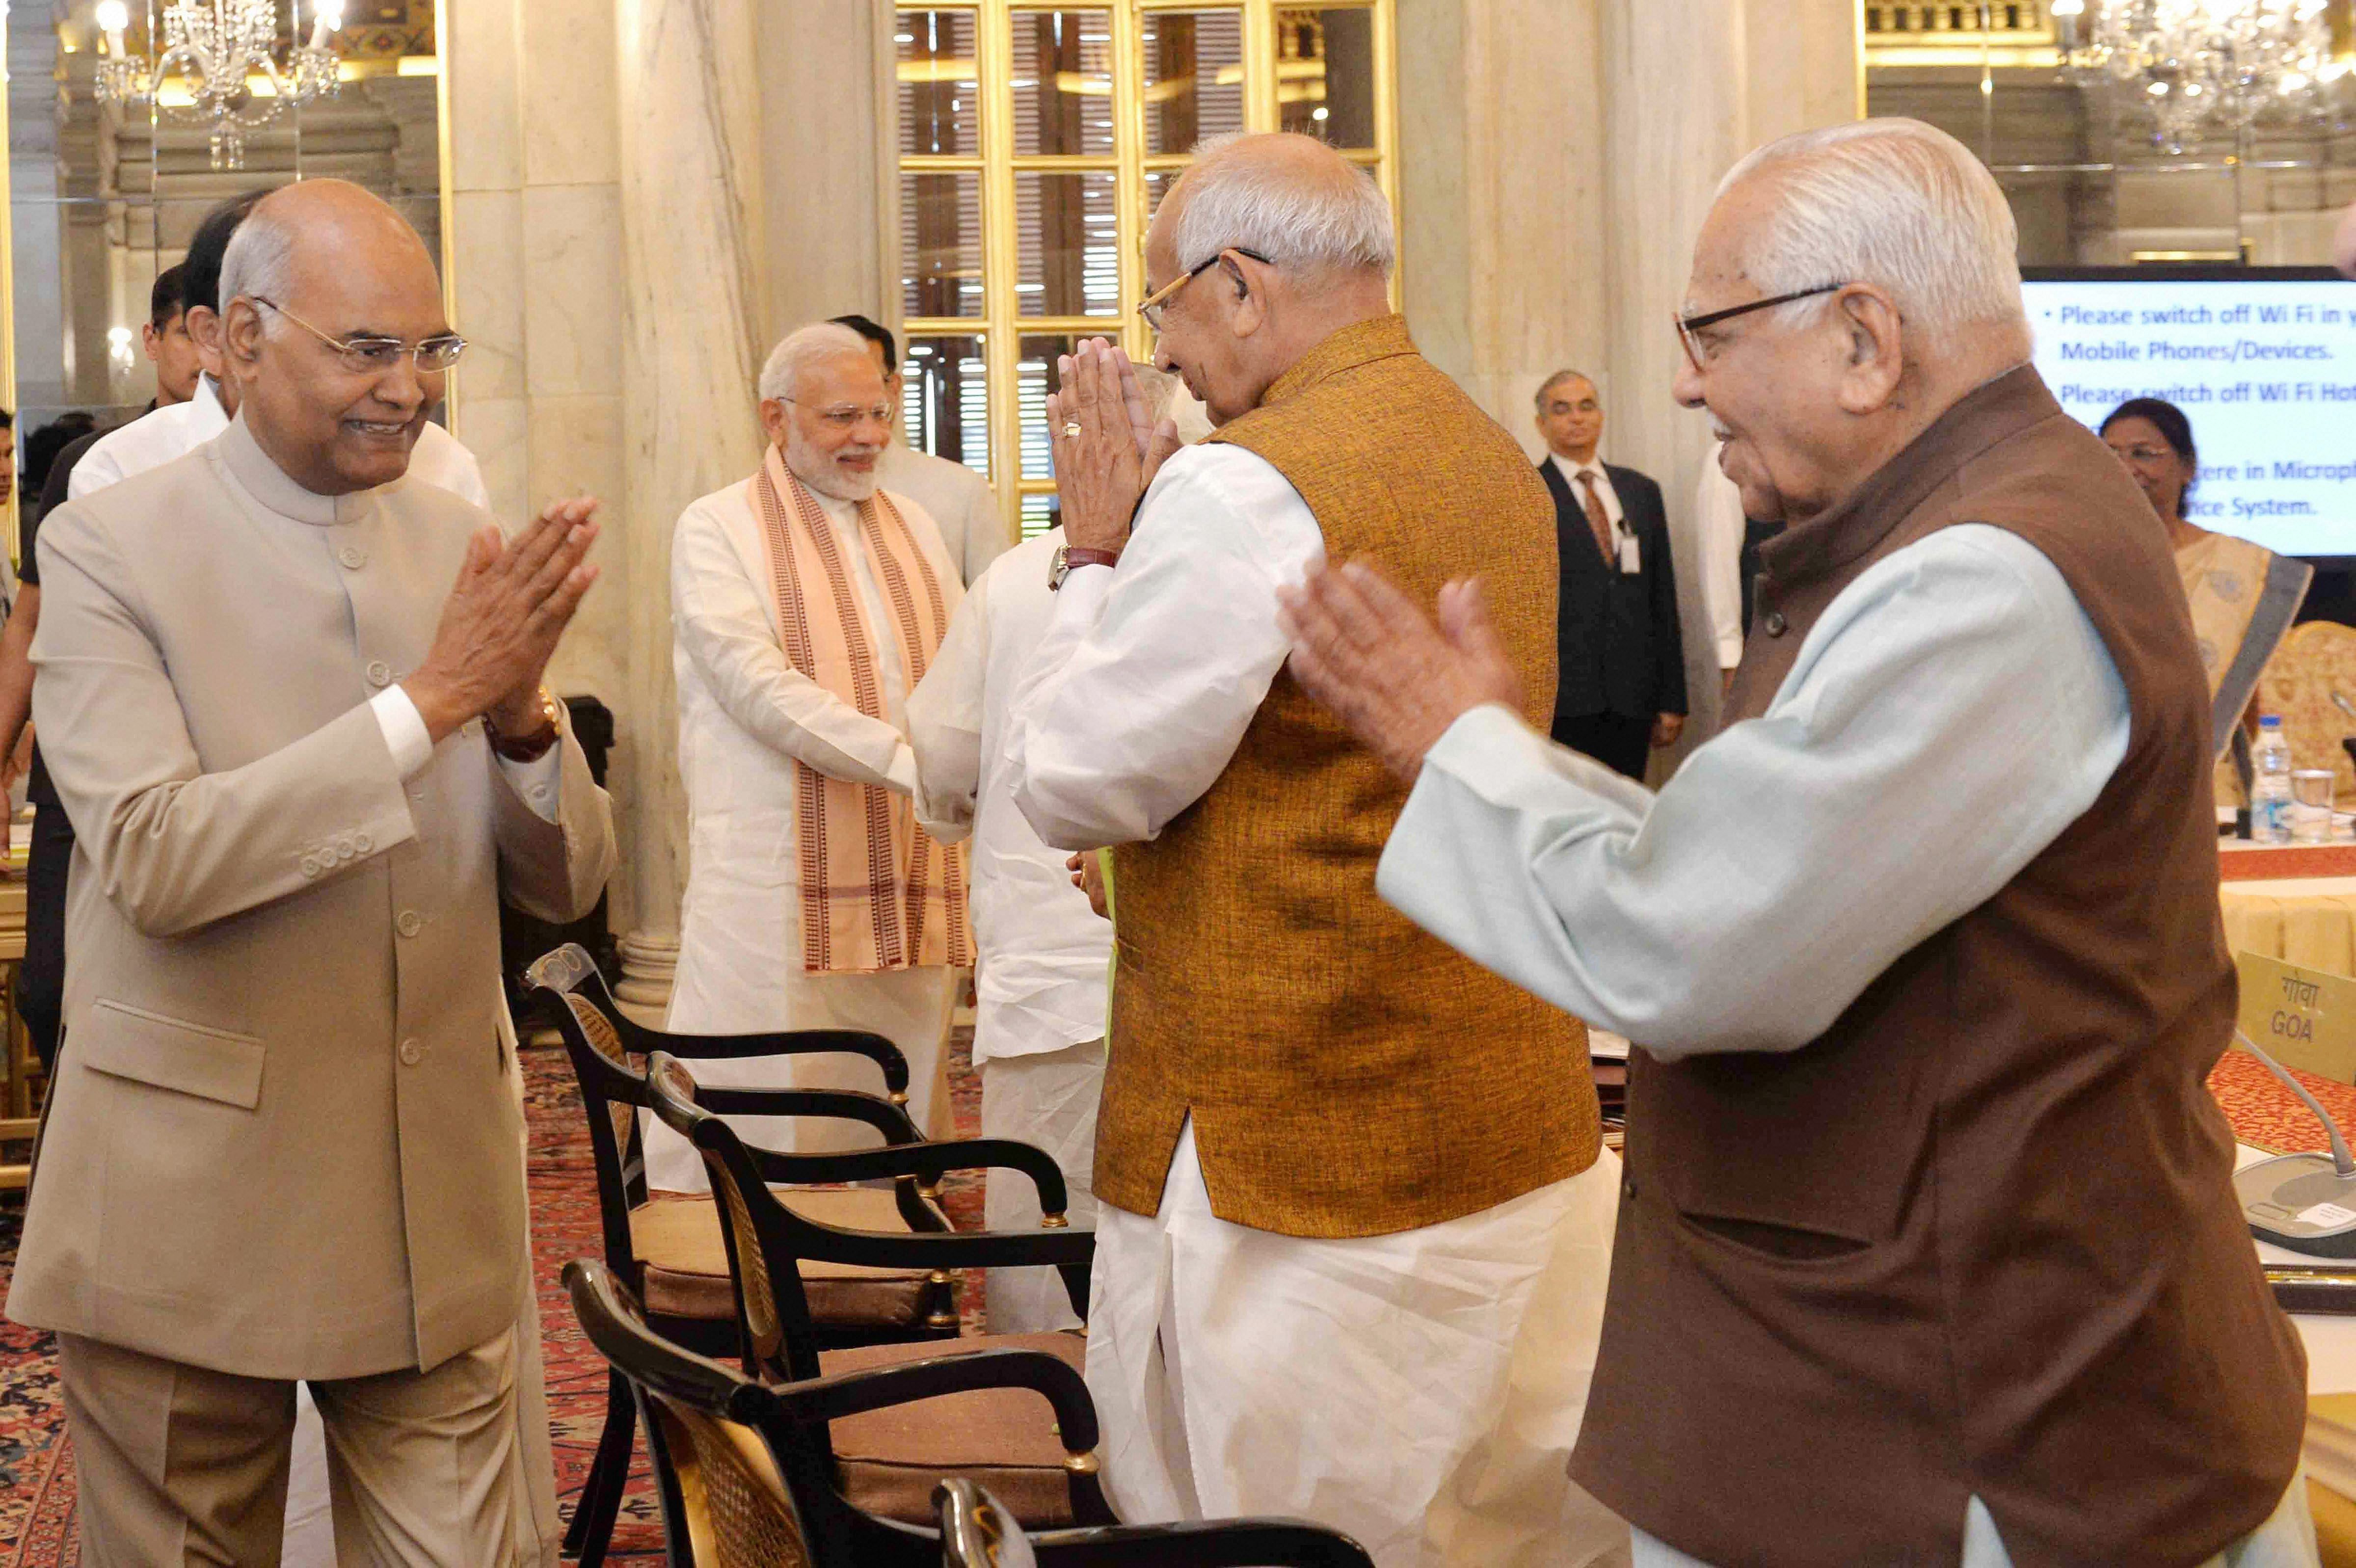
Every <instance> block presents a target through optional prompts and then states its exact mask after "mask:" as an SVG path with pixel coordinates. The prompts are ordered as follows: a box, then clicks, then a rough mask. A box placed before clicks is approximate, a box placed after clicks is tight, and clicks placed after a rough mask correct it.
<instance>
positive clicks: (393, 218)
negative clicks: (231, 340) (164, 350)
mask: <svg viewBox="0 0 2356 1568" xmlns="http://www.w3.org/2000/svg"><path fill="white" fill-rule="evenodd" d="M361 272H382V273H385V274H386V275H388V276H391V275H393V274H405V275H404V276H402V279H401V281H402V282H403V283H407V284H410V285H412V286H413V285H415V284H416V283H420V282H423V283H424V284H425V286H426V287H427V288H429V289H430V290H432V291H433V292H434V293H437V294H438V293H440V292H441V286H442V285H441V282H440V280H439V279H438V278H437V277H436V276H435V273H434V258H433V257H432V256H431V255H429V254H428V253H427V252H426V250H425V241H424V240H422V239H420V238H418V234H417V230H416V229H412V228H411V227H410V224H409V220H408V219H405V218H403V217H402V216H401V214H400V213H398V212H395V211H394V210H393V209H392V208H391V205H390V204H388V203H387V202H386V201H385V200H384V199H383V198H382V197H378V196H375V195H373V194H371V193H370V192H369V191H366V190H363V189H361V188H360V187H359V186H356V185H352V184H350V183H348V181H344V180H330V179H319V180H303V181H300V182H298V183H296V184H295V185H290V186H286V187H283V188H281V189H278V190H274V191H272V192H271V193H270V194H269V195H268V196H265V197H262V199H261V200H260V201H259V202H257V203H255V204H254V208H253V210H252V212H250V213H248V214H247V215H246V218H245V221H244V222H242V223H241V224H239V225H238V228H237V232H236V234H235V235H233V236H232V237H231V238H230V242H229V251H228V252H227V254H225V255H224V256H223V257H222V258H221V272H220V297H221V298H222V299H223V300H231V299H235V298H236V297H237V296H238V295H240V294H245V295H248V296H259V297H262V298H264V299H271V300H275V301H277V302H278V303H279V304H284V305H285V306H287V307H288V308H289V309H291V310H294V311H295V312H296V313H297V314H300V313H301V311H302V308H303V307H302V305H301V304H298V303H296V301H297V296H298V295H300V294H301V293H303V292H304V291H305V289H306V288H309V287H312V286H315V285H317V284H322V283H324V284H325V285H326V286H327V287H329V288H339V287H341V286H343V281H344V280H347V279H351V278H354V277H356V276H357V275H358V274H359V273H361Z"/></svg>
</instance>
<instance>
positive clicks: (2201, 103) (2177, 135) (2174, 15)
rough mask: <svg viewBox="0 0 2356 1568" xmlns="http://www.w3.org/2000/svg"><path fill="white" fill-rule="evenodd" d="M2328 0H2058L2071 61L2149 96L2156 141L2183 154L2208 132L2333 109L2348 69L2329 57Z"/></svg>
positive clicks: (2315, 115) (2055, 9) (2233, 130)
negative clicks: (2333, 96)
mask: <svg viewBox="0 0 2356 1568" xmlns="http://www.w3.org/2000/svg"><path fill="white" fill-rule="evenodd" d="M2328 9H2329V7H2328V5H2327V4H2326V0H2100V9H2099V11H2098V12H2097V14H2096V15H2095V16H2094V17H2093V18H2091V20H2090V19H2089V18H2087V17H2086V16H2085V14H2084V13H2085V10H2086V5H2085V0H2054V4H2053V16H2054V18H2055V20H2056V21H2058V22H2060V23H2061V25H2062V27H2063V41H2064V48H2065V50H2066V53H2067V57H2068V59H2069V60H2070V63H2071V64H2072V66H2074V67H2076V68H2078V69H2079V70H2080V71H2081V72H2082V73H2083V74H2085V75H2088V76H2091V77H2094V78H2096V79H2107V80H2111V81H2114V82H2116V83H2118V84H2119V85H2120V86H2121V87H2122V88H2124V89H2126V90H2127V91H2134V92H2138V93H2140V94H2141V95H2142V96H2143V99H2144V101H2145V105H2146V107H2147V109H2148V111H2149V112H2150V113H2151V115H2152V118H2153V121H2154V123H2155V130H2154V134H2153V140H2154V141H2155V142H2156V143H2157V144H2159V145H2160V146H2162V147H2164V148H2166V149H2167V150H2168V151H2169V153H2171V154H2176V153H2181V152H2182V151H2183V150H2184V145H2185V144H2186V143H2187V142H2188V141H2191V140H2196V139H2198V137H2199V136H2200V134H2201V133H2202V132H2204V131H2216V132H2226V133H2243V132H2246V131H2247V130H2248V129H2249V128H2250V127H2251V125H2252V124H2253V123H2254V122H2256V121H2257V120H2258V119H2259V118H2260V117H2261V116H2265V117H2269V118H2275V119H2288V120H2300V119H2311V118H2319V117H2320V116H2322V115H2324V114H2326V113H2328V112H2329V109H2330V103H2329V98H2330V93H2331V91H2332V90H2333V88H2334V85H2335V84H2336V83H2337V82H2338V81H2339V80H2340V78H2341V77H2342V76H2344V75H2346V74H2347V67H2346V66H2345V65H2344V64H2341V63H2340V62H2338V61H2335V60H2334V59H2332V58H2331V26H2330V21H2329V16H2327V14H2326V13H2327V11H2328Z"/></svg>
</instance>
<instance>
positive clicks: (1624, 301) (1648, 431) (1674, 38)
mask: <svg viewBox="0 0 2356 1568" xmlns="http://www.w3.org/2000/svg"><path fill="white" fill-rule="evenodd" d="M1606 16H1607V20H1606V25H1605V27H1604V40H1605V46H1604V54H1605V60H1606V66H1605V69H1606V71H1607V74H1608V75H1609V76H1610V78H1611V80H1612V81H1614V82H1616V83H1627V84H1637V83H1643V84H1647V85H1646V86H1644V87H1643V88H1635V87H1633V85H1632V88H1631V90H1629V91H1619V92H1615V93H1614V94H1613V95H1612V100H1611V108H1610V116H1611V125H1610V142H1611V147H1612V158H1611V177H1610V190H1609V196H1608V206H1609V211H1610V215H1611V216H1610V230H1611V241H1610V258H1609V267H1608V275H1609V276H1610V278H1611V281H1612V288H1611V297H1612V317H1613V319H1612V333H1611V342H1612V349H1611V355H1610V359H1609V370H1610V377H1611V379H1610V383H1609V387H1608V390H1607V396H1608V398H1609V400H1610V406H1611V418H1612V424H1611V430H1610V433H1609V435H1608V437H1607V446H1608V449H1609V451H1610V453H1612V460H1613V461H1614V462H1618V463H1624V464H1632V465H1633V466H1635V467H1639V468H1642V469H1644V471H1645V472H1647V473H1649V474H1651V475H1653V476H1654V477H1655V479H1657V480H1659V481H1660V483H1661V486H1662V489H1663V490H1664V491H1665V493H1666V496H1667V498H1668V509H1669V526H1670V539H1671V549H1672V553H1673V554H1674V555H1675V556H1676V563H1677V580H1678V594H1677V598H1678V604H1679V609H1680V612H1681V614H1682V618H1683V621H1684V631H1685V651H1686V686H1687V703H1688V707H1689V709H1690V712H1689V716H1688V720H1687V733H1686V737H1685V739H1684V740H1683V741H1682V742H1681V743H1680V744H1679V745H1678V746H1677V747H1676V748H1674V749H1672V750H1671V751H1670V752H1665V753H1663V754H1662V755H1661V757H1660V758H1659V760H1658V765H1657V766H1656V768H1655V779H1656V780H1657V779H1659V778H1660V777H1662V776H1665V773H1666V771H1667V770H1669V769H1672V768H1674V767H1675V765H1676V763H1677V762H1678V761H1679V760H1681V759H1682V758H1683V756H1684V754H1685V753H1686V752H1689V751H1691V750H1692V748H1693V747H1694V746H1696V745H1697V744H1699V743H1700V742H1701V741H1704V740H1706V739H1708V737H1709V736H1710V735H1712V734H1714V733H1716V732H1717V730H1718V727H1719V668H1718V657H1717V653H1716V651H1715V649H1714V647H1713V645H1712V643H1711V639H1710V636H1709V630H1708V622H1707V620H1706V618H1705V617H1704V615H1703V613H1702V603H1701V592H1700V579H1699V573H1698V571H1697V567H1698V561H1699V555H1700V549H1699V543H1698V540H1697V539H1696V537H1695V533H1694V521H1695V519H1694V517H1693V505H1692V503H1693V495H1694V486H1695V484H1696V481H1697V478H1698V476H1699V474H1700V468H1701V464H1702V462H1703V461H1704V459H1705V457H1706V456H1707V454H1708V451H1709V448H1710V445H1711V441H1710V434H1709V422H1708V416H1707V415H1706V414H1703V413H1699V412H1695V411H1687V410H1683V409H1679V408H1678V407H1677V406H1676V402H1675V400H1673V398H1672V397H1671V396H1670V393H1669V388H1670V385H1671V382H1672V380H1673V379H1674V378H1675V376H1676V369H1677V366H1678V364H1679V362H1680V360H1681V358H1682V357H1683V354H1684V350H1683V349H1682V348H1681V347H1678V344H1677V340H1676V334H1675V333H1674V331H1673V330H1672V329H1671V327H1670V325H1669V318H1670V316H1671V315H1672V314H1673V313H1674V312H1675V311H1676V308H1677V307H1678V305H1679V304H1682V303H1683V301H1684V298H1685V289H1686V280H1687V272H1688V271H1689V269H1690V265H1691V261H1692V256H1693V243H1694V239H1695V237H1696V235H1697V234H1698V233H1699V231H1700V229H1701V224H1702V219H1704V218H1705V217H1707V216H1708V212H1709V208H1710V204H1711V201H1712V199H1713V198H1714V197H1715V196H1716V193H1717V190H1718V186H1719V180H1720V179H1721V178H1723V177H1724V176H1725V173H1726V171H1727V169H1728V168H1730V167H1731V166H1732V165H1733V164H1734V163H1735V162H1736V161H1737V160H1738V159H1740V157H1741V156H1742V155H1744V154H1746V153H1748V152H1749V151H1751V149H1752V148H1753V147H1756V146H1759V145H1761V144H1764V143H1766V142H1769V141H1772V140H1773V139H1775V138H1776V137H1779V136H1783V135H1786V134H1789V133H1792V132H1794V131H1799V130H1804V129H1806V128H1809V127H1811V126H1816V125H1826V124H1835V123H1840V122H1842V121H1846V120H1852V119H1855V118H1856V117H1857V115H1858V107H1859V106H1858V74H1857V73H1858V63H1857V62H1858V46H1859V39H1858V32H1857V15H1856V6H1855V5H1853V4H1851V3H1850V0H1613V4H1612V5H1611V6H1610V8H1609V10H1608V11H1607V13H1606ZM1664 87H1665V88H1666V89H1667V91H1663V89H1664ZM1664 101H1674V102H1675V103H1676V105H1677V112H1674V113H1664V112H1662V105H1663V103H1664Z"/></svg>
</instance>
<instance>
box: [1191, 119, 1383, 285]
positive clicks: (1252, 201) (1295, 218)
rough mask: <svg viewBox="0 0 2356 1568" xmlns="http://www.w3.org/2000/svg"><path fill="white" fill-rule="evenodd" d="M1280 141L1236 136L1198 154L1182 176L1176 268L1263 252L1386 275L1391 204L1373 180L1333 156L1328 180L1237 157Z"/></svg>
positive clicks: (1296, 263) (1284, 263) (1273, 136)
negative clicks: (1226, 254)
mask: <svg viewBox="0 0 2356 1568" xmlns="http://www.w3.org/2000/svg"><path fill="white" fill-rule="evenodd" d="M1279 134H1280V133H1273V132H1262V133H1248V132H1232V133H1228V134H1226V135H1223V136H1213V137H1211V138H1209V139H1208V140H1206V141H1205V142H1204V143H1203V144H1201V145H1199V146H1197V147H1196V148H1195V149H1194V156H1195V159H1196V161H1195V164H1194V166H1193V167H1192V168H1190V169H1188V170H1187V171H1186V173H1185V175H1184V176H1183V181H1184V185H1185V187H1186V197H1185V201H1184V204H1183V205H1182V206H1181V207H1180V208H1179V209H1178V229H1177V234H1176V236H1175V239H1176V241H1177V247H1178V265H1179V266H1180V267H1181V268H1183V269H1185V270H1188V271H1192V270H1193V269H1194V268H1195V267H1199V266H1201V265H1202V264H1203V263H1204V262H1205V261H1209V260H1210V259H1211V258H1212V257H1214V256H1215V255H1217V254H1218V253H1219V252H1220V251H1224V250H1228V249H1231V248H1232V249H1237V250H1243V251H1257V252H1258V253H1259V254H1260V255H1262V256H1265V257H1267V258H1268V260H1269V262H1270V263H1271V264H1272V265H1275V266H1279V267H1285V268H1296V269H1300V270H1301V271H1305V272H1322V271H1340V272H1347V271H1355V270H1357V269H1360V268H1372V269H1374V270H1375V271H1376V272H1381V273H1383V274H1385V275H1386V276H1387V275H1388V274H1389V272H1390V270H1391V263H1392V261H1393V260H1394V259H1395V257H1396V253H1397V252H1396V241H1395V240H1394V239H1393V237H1392V234H1391V208H1390V203H1388V202H1387V201H1385V200H1384V199H1383V193H1382V190H1381V188H1380V187H1377V186H1376V184H1375V181H1374V176H1372V175H1370V174H1368V173H1367V172H1366V171H1365V169H1362V168H1359V167H1357V166H1356V165H1353V164H1350V163H1347V162H1345V161H1344V160H1343V159H1342V158H1341V157H1340V156H1339V155H1333V167H1332V171H1331V172H1330V173H1327V174H1324V175H1319V174H1316V173H1314V172H1313V171H1311V170H1304V169H1303V168H1301V166H1299V165H1297V164H1293V163H1290V161H1288V162H1285V163H1278V162H1276V161H1274V160H1271V159H1263V158H1254V157H1250V156H1247V155H1242V154H1241V153H1239V152H1238V151H1237V149H1239V148H1242V147H1245V146H1248V145H1249V144H1254V143H1266V142H1269V141H1274V140H1277V139H1278V138H1279ZM1284 139H1287V140H1301V141H1307V140H1308V138H1306V137H1297V138H1295V137H1286V138H1284ZM1320 145H1321V146H1322V144H1320ZM1337 176H1338V177H1337Z"/></svg>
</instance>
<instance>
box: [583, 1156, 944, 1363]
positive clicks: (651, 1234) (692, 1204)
mask: <svg viewBox="0 0 2356 1568" xmlns="http://www.w3.org/2000/svg"><path fill="white" fill-rule="evenodd" d="M770 1190H771V1191H773V1192H775V1193H776V1195H777V1196H778V1197H779V1198H780V1199H781V1200H784V1202H785V1204H786V1206H787V1208H789V1209H791V1210H793V1211H794V1212H795V1213H797V1214H799V1215H801V1216H802V1217H803V1218H805V1219H809V1220H814V1221H818V1222H819V1224H822V1225H832V1226H835V1227H836V1228H838V1229H840V1230H845V1231H892V1232H898V1233H900V1234H902V1235H905V1234H907V1232H908V1224H907V1221H905V1220H903V1219H901V1218H900V1209H899V1205H898V1204H897V1203H896V1202H895V1201H894V1199H893V1195H892V1194H891V1193H890V1192H889V1191H887V1190H883V1189H878V1188H872V1187H844V1188H831V1187H780V1188H772V1189H770ZM934 1212H936V1213H938V1212H939V1210H938V1209H937V1208H936V1209H935V1210H934ZM941 1222H942V1223H943V1224H944V1225H946V1224H948V1221H947V1220H946V1219H944V1220H943V1221H941ZM630 1245H631V1246H632V1247H633V1248H634V1249H636V1250H637V1254H638V1260H639V1261H640V1262H641V1263H643V1264H646V1275H647V1291H646V1296H647V1310H648V1311H649V1312H655V1313H663V1314H668V1315H669V1316H670V1317H698V1318H704V1319H707V1320H711V1321H715V1322H724V1321H726V1320H728V1319H730V1318H733V1317H735V1316H736V1296H735V1291H734V1287H733V1286H731V1285H730V1284H729V1283H728V1253H727V1252H726V1250H725V1249H724V1248H723V1245H722V1243H721V1240H720V1218H719V1213H718V1211H716V1210H715V1209H713V1207H712V1198H711V1195H710V1194H708V1193H686V1192H663V1193H658V1194H656V1195H655V1196H654V1197H653V1198H651V1199H650V1200H648V1201H647V1202H645V1203H642V1204H640V1205H639V1206H638V1207H637V1208H636V1209H633V1210H631V1211H630ZM801 1275H802V1289H803V1291H804V1293H805V1294H806V1295H808V1296H809V1309H810V1320H811V1321H812V1322H813V1323H817V1324H819V1325H822V1326H825V1327H829V1328H915V1327H917V1326H918V1325H921V1324H922V1323H923V1321H924V1319H925V1315H926V1311H927V1309H928V1308H927V1303H926V1281H927V1280H928V1279H930V1278H931V1275H929V1274H928V1273H926V1271H925V1270H923V1269H883V1268H868V1267H866V1266H864V1265H863V1264H828V1263H808V1262H806V1263H804V1264H802V1265H801Z"/></svg>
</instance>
